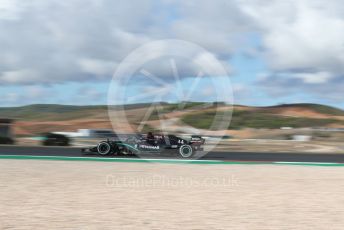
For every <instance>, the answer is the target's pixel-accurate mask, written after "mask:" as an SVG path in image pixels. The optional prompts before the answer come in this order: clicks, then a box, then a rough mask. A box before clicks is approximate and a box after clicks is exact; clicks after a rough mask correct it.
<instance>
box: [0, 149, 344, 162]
mask: <svg viewBox="0 0 344 230" xmlns="http://www.w3.org/2000/svg"><path fill="white" fill-rule="evenodd" d="M0 155H33V156H63V157H82V156H87V157H90V156H91V157H92V156H94V157H97V155H90V154H87V155H84V154H82V153H81V151H80V148H75V147H73V148H71V147H31V146H30V147H27V146H8V145H6V146H0ZM147 158H159V156H157V155H154V156H153V155H152V156H147ZM161 158H166V157H161ZM201 160H223V161H245V162H246V161H249V162H276V161H279V162H323V163H326V162H333V163H344V155H342V154H328V153H273V152H269V153H256V152H210V153H208V154H207V155H205V156H204V157H202V158H201Z"/></svg>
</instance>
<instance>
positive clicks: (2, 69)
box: [0, 0, 238, 85]
mask: <svg viewBox="0 0 344 230" xmlns="http://www.w3.org/2000/svg"><path fill="white" fill-rule="evenodd" d="M193 4H194V5H196V6H199V5H202V4H199V3H197V2H193ZM222 4H225V3H224V2H222ZM186 5H187V6H186ZM186 5H185V3H184V2H182V1H180V2H179V1H173V2H172V1H171V2H170V1H161V2H159V3H157V2H156V1H153V0H134V1H131V2H130V3H129V2H127V1H111V0H73V1H67V2H66V1H58V0H50V1H45V0H32V1H29V2H25V1H16V0H14V1H9V0H1V1H0V30H1V31H2V32H1V34H0V49H1V53H0V60H2V61H1V62H0V83H1V84H2V85H6V84H8V85H10V84H11V85H13V84H57V83H65V82H68V81H69V82H80V81H84V82H85V81H102V80H109V79H110V78H111V76H112V74H113V72H114V69H115V68H116V67H117V64H118V63H120V62H121V61H122V60H123V59H124V58H125V57H126V56H127V55H128V54H129V53H130V52H131V51H133V50H134V49H135V48H137V47H139V46H140V45H142V44H144V43H146V42H149V41H152V40H156V39H164V38H173V37H176V38H181V39H186V40H190V41H195V42H197V43H201V45H204V46H205V48H207V49H209V50H210V51H211V52H214V54H215V55H216V56H217V57H219V58H220V59H221V60H222V61H223V63H225V64H226V65H228V63H227V62H226V61H227V57H229V56H230V55H231V52H232V49H233V45H231V44H229V43H230V42H228V41H227V38H228V36H227V35H226V32H223V33H216V30H217V31H220V29H221V28H214V29H213V30H212V31H209V33H207V36H204V31H206V30H208V29H209V28H212V27H211V23H206V19H203V20H202V21H200V22H199V23H201V24H200V25H198V24H194V23H196V22H197V21H198V19H197V18H195V17H200V16H201V14H196V12H194V10H193V8H192V6H191V5H190V3H186ZM184 6H185V7H184ZM201 7H202V9H201V10H204V9H206V8H204V7H206V6H204V7H203V6H201ZM230 8H233V7H230ZM172 9H175V11H176V15H173V14H172V13H171V12H172ZM214 10H215V8H214V9H213V10H210V11H209V13H208V14H209V15H208V16H209V17H210V16H213V14H215V12H214ZM182 11H183V12H182ZM232 11H233V12H234V8H233V9H232ZM177 12H178V13H177ZM188 12H190V14H191V13H192V14H194V15H195V17H190V18H189V17H188V15H189V13H188ZM179 14H180V15H181V16H182V17H183V18H179V17H178V16H177V15H179ZM222 14H223V15H225V10H223V12H222ZM186 17H188V18H186ZM233 17H234V16H233ZM192 18H193V19H192ZM179 20H181V21H179ZM184 20H185V26H187V27H189V28H194V29H195V30H199V32H201V31H203V36H199V35H200V34H199V33H193V34H183V31H185V29H187V28H185V29H183V28H182V26H181V22H182V21H184ZM220 21H221V19H220V18H219V23H220ZM227 26H228V25H227ZM232 26H235V25H234V23H233V25H231V26H229V28H228V29H227V31H228V30H230V27H232ZM235 27H238V26H235ZM202 41H203V42H202ZM214 41H216V42H214ZM28 70H30V71H28ZM186 72H187V71H186ZM25 73H27V74H28V75H25ZM32 73H34V75H35V76H33V75H32ZM9 74H10V76H11V75H12V76H13V74H15V76H16V77H14V78H15V79H14V80H12V79H9V77H8V76H9ZM19 75H21V76H22V78H23V79H18V78H17V76H19Z"/></svg>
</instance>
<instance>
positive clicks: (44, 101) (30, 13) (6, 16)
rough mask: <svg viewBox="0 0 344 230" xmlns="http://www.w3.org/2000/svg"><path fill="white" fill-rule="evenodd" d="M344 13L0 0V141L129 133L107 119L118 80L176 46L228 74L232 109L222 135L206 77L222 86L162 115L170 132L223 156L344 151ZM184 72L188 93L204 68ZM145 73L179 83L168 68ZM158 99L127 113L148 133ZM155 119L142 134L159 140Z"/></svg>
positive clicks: (269, 5) (308, 8)
mask: <svg viewBox="0 0 344 230" xmlns="http://www.w3.org/2000/svg"><path fill="white" fill-rule="evenodd" d="M343 12H344V8H343V4H342V2H341V1H339V0H338V1H336V0H334V1H330V2H329V1H325V0H317V1H311V0H304V1H296V0H290V1H265V0H260V1H242V0H232V1H222V0H216V1H187V2H186V1H171V0H162V1H149V0H144V1H141V0H140V1H135V0H133V1H110V0H73V1H65V2H64V1H57V0H50V1H45V0H33V1H20V0H0V30H1V33H0V49H1V53H0V106H1V108H0V117H1V118H3V119H2V120H1V128H0V130H1V135H2V136H3V137H7V138H4V140H3V143H6V144H9V143H12V142H11V140H15V143H16V144H19V145H40V144H42V140H43V139H44V137H46V135H47V133H55V134H58V135H64V136H66V137H68V138H70V143H68V144H70V145H76V146H79V145H85V144H89V143H93V142H96V141H97V140H98V139H101V138H104V137H108V136H113V135H114V134H113V133H112V132H113V131H115V132H116V133H127V132H128V127H123V129H122V130H112V126H111V122H110V121H109V118H108V114H107V106H106V104H107V92H108V87H109V83H110V81H111V79H112V75H113V73H114V72H115V71H116V68H117V67H118V65H119V63H120V62H121V61H122V60H123V59H124V58H125V57H126V56H127V55H128V54H129V53H130V52H132V51H133V50H134V49H136V48H138V47H139V46H140V45H143V44H145V43H147V42H150V41H154V40H157V39H169V38H175V39H181V40H185V41H190V42H193V43H196V44H198V45H200V46H202V47H204V48H205V49H207V50H208V51H210V52H211V53H213V55H214V56H215V57H216V58H217V59H218V60H220V62H221V63H222V64H223V65H224V66H225V68H226V70H227V71H228V74H229V76H230V78H231V82H232V86H231V88H233V94H234V109H233V118H232V122H231V125H230V126H229V127H228V128H227V131H226V135H225V136H224V137H223V136H220V135H218V133H219V132H218V131H219V130H211V129H210V128H209V127H210V123H211V121H212V117H213V115H214V111H216V110H218V109H220V110H231V109H232V108H231V106H230V105H227V104H225V103H221V101H215V100H214V99H213V94H214V91H213V90H212V89H211V88H210V87H209V79H210V78H215V77H217V76H206V77H204V78H202V79H201V80H200V82H199V83H198V85H197V95H196V94H195V95H194V97H193V98H191V99H190V100H189V101H188V102H187V103H186V105H187V106H186V107H185V108H184V109H182V111H181V109H179V108H180V107H179V106H178V105H179V104H180V103H182V102H181V101H180V100H176V99H175V98H173V97H170V98H169V97H167V98H165V100H164V101H162V102H161V103H159V104H158V105H157V109H158V110H159V113H161V114H162V116H163V117H164V118H166V119H167V118H168V119H174V120H176V121H177V122H175V123H174V125H173V126H170V127H168V130H167V131H169V132H174V133H177V134H178V133H180V134H187V132H185V131H184V132H181V131H180V129H181V126H182V123H187V124H188V125H190V126H193V127H196V128H198V129H200V130H202V134H203V135H204V136H206V137H207V138H208V139H210V140H211V138H222V139H223V143H225V144H224V145H225V146H226V147H224V148H227V149H228V148H233V149H236V150H249V149H250V148H253V149H256V150H261V151H264V150H271V148H274V149H275V150H276V151H294V150H295V149H298V150H300V151H313V152H314V151H325V152H343V151H344V148H343V147H342V146H341V144H340V141H341V140H342V139H343V128H344V120H343V117H344V116H343V115H344V112H343V110H342V109H343V108H344V104H343V101H342V94H343V93H342V90H341V89H342V88H343V67H342V66H344V65H343V64H344V56H343V54H344V52H343V51H344V46H343V39H344V16H343V15H344V14H343ZM186 52H187V51H186ZM177 65H178V71H179V73H180V82H181V84H182V85H186V86H188V85H189V84H190V82H192V81H193V79H194V78H195V77H196V75H195V73H197V70H196V69H194V68H193V67H190V66H189V65H186V64H183V62H180V63H177ZM149 66H150V67H151V68H152V69H154V71H155V74H156V75H157V76H158V77H159V78H161V79H163V80H165V81H169V79H170V78H172V74H171V70H170V68H169V66H168V65H165V64H164V62H157V63H150V64H149ZM217 81H219V82H220V83H221V81H222V80H221V78H218V79H217ZM171 84H173V83H171ZM228 87H229V86H228ZM126 90H127V92H128V93H129V94H132V95H135V94H137V92H146V91H149V90H151V85H150V83H149V82H148V81H137V83H136V84H131V85H129V86H127V88H126ZM184 90H185V91H187V87H186V88H185V89H184ZM151 101H152V98H149V97H146V98H141V99H138V100H136V101H133V102H131V104H130V105H125V106H124V107H125V110H126V112H127V115H128V118H129V121H130V125H131V126H134V127H137V126H140V125H142V124H141V121H142V118H143V117H142V116H143V115H144V114H145V113H146V111H147V109H148V108H149V103H150V102H151ZM193 106H197V109H193ZM158 120H159V117H158V116H156V112H153V113H152V114H151V116H150V117H149V118H148V119H147V121H145V122H144V127H143V131H144V132H145V131H157V132H159V131H160V128H159V123H158V122H157V121H158ZM178 121H180V122H178ZM79 129H81V130H79ZM8 138H10V139H11V140H9V139H8ZM265 140H274V141H275V142H270V144H269V146H266V145H265ZM271 143H275V144H271ZM290 143H293V144H290ZM219 148H221V146H219Z"/></svg>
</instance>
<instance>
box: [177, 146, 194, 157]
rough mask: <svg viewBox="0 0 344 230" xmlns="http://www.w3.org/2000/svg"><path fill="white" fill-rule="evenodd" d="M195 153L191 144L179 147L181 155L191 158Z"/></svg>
mask: <svg viewBox="0 0 344 230" xmlns="http://www.w3.org/2000/svg"><path fill="white" fill-rule="evenodd" d="M193 154H194V151H193V148H192V147H191V146H190V145H182V146H180V148H179V155H180V156H181V157H182V158H191V157H192V155H193Z"/></svg>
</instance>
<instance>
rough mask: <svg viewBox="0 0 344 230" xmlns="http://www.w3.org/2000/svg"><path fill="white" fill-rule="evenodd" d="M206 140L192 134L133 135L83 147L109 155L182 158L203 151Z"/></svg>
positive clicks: (85, 150) (91, 151)
mask: <svg viewBox="0 0 344 230" xmlns="http://www.w3.org/2000/svg"><path fill="white" fill-rule="evenodd" d="M204 142H205V140H204V138H202V137H201V136H192V137H191V139H190V140H185V139H182V138H180V137H177V136H175V135H159V134H158V135H153V134H152V133H149V134H148V135H146V136H132V137H130V138H128V139H126V140H125V141H120V140H106V141H101V142H99V143H98V145H97V146H95V147H92V148H86V149H82V152H84V153H97V154H99V155H101V156H108V155H140V154H143V153H156V154H174V155H178V156H180V157H182V158H191V157H192V156H193V155H194V154H195V153H196V151H203V148H202V145H203V144H204Z"/></svg>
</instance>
